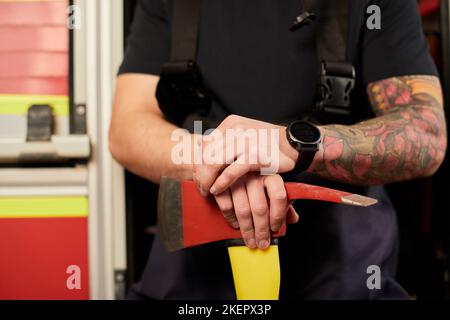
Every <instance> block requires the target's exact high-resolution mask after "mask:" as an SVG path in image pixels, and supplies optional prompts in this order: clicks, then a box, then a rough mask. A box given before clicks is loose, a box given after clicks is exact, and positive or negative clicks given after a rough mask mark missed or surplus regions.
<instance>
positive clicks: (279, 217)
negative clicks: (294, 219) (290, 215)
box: [271, 212, 285, 223]
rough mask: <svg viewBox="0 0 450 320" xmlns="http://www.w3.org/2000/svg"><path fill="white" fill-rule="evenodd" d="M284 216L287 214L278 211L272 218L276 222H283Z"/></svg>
mask: <svg viewBox="0 0 450 320" xmlns="http://www.w3.org/2000/svg"><path fill="white" fill-rule="evenodd" d="M284 218H285V214H283V213H278V212H277V213H274V214H273V215H272V217H271V220H272V221H273V222H275V223H280V222H283V220H284Z"/></svg>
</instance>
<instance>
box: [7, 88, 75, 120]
mask: <svg viewBox="0 0 450 320" xmlns="http://www.w3.org/2000/svg"><path fill="white" fill-rule="evenodd" d="M33 104H49V105H50V106H51V107H52V108H53V113H54V115H55V116H60V117H63V116H68V115H69V97H67V96H42V95H12V94H0V115H26V114H27V111H28V109H29V108H30V107H31V106H32V105H33Z"/></svg>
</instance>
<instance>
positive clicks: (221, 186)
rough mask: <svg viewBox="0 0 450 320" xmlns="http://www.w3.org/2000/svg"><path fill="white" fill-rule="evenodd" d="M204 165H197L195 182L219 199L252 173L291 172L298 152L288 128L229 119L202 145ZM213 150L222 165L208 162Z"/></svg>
mask: <svg viewBox="0 0 450 320" xmlns="http://www.w3.org/2000/svg"><path fill="white" fill-rule="evenodd" d="M201 149H202V157H201V159H202V160H203V161H201V164H197V165H194V173H195V176H194V180H195V182H196V183H197V185H198V187H199V189H200V192H201V193H202V194H203V195H205V196H207V195H208V194H209V193H211V194H213V195H219V194H222V193H223V192H225V190H227V189H229V188H230V187H231V186H232V185H233V184H234V183H235V182H236V181H238V180H239V179H240V178H241V177H243V176H244V175H245V174H247V173H249V172H256V171H258V172H259V171H261V170H264V169H268V167H269V166H270V170H273V171H274V172H270V173H271V174H275V173H285V172H289V171H291V170H292V169H294V167H295V163H296V161H297V158H298V156H299V154H298V152H297V151H296V150H295V149H294V148H293V147H292V146H291V145H290V144H289V142H288V141H287V138H286V128H285V127H283V126H277V125H273V124H271V123H267V122H262V121H257V120H253V119H248V118H244V117H240V116H235V115H232V116H229V117H227V118H226V119H225V120H224V121H223V122H222V123H221V124H220V125H219V127H218V128H217V129H216V130H215V131H214V132H213V133H212V134H210V135H209V136H205V137H204V138H203V141H202V148H201ZM211 150H214V152H215V154H216V155H217V154H220V155H221V156H220V157H218V158H219V159H220V161H216V162H214V163H211V161H205V159H206V158H207V157H208V154H209V153H210V152H211Z"/></svg>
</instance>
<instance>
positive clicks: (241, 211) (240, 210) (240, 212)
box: [236, 206, 251, 219]
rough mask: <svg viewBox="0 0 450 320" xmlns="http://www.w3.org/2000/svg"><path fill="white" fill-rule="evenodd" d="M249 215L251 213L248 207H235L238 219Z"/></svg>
mask: <svg viewBox="0 0 450 320" xmlns="http://www.w3.org/2000/svg"><path fill="white" fill-rule="evenodd" d="M250 215H251V210H250V208H249V207H247V206H239V207H237V208H236V216H237V217H238V218H239V219H246V218H248V217H250Z"/></svg>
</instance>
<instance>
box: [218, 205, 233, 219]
mask: <svg viewBox="0 0 450 320" xmlns="http://www.w3.org/2000/svg"><path fill="white" fill-rule="evenodd" d="M219 208H220V210H221V211H222V213H223V215H224V217H225V218H227V217H229V216H233V217H234V212H233V209H234V207H233V204H230V203H224V204H220V205H219Z"/></svg>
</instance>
